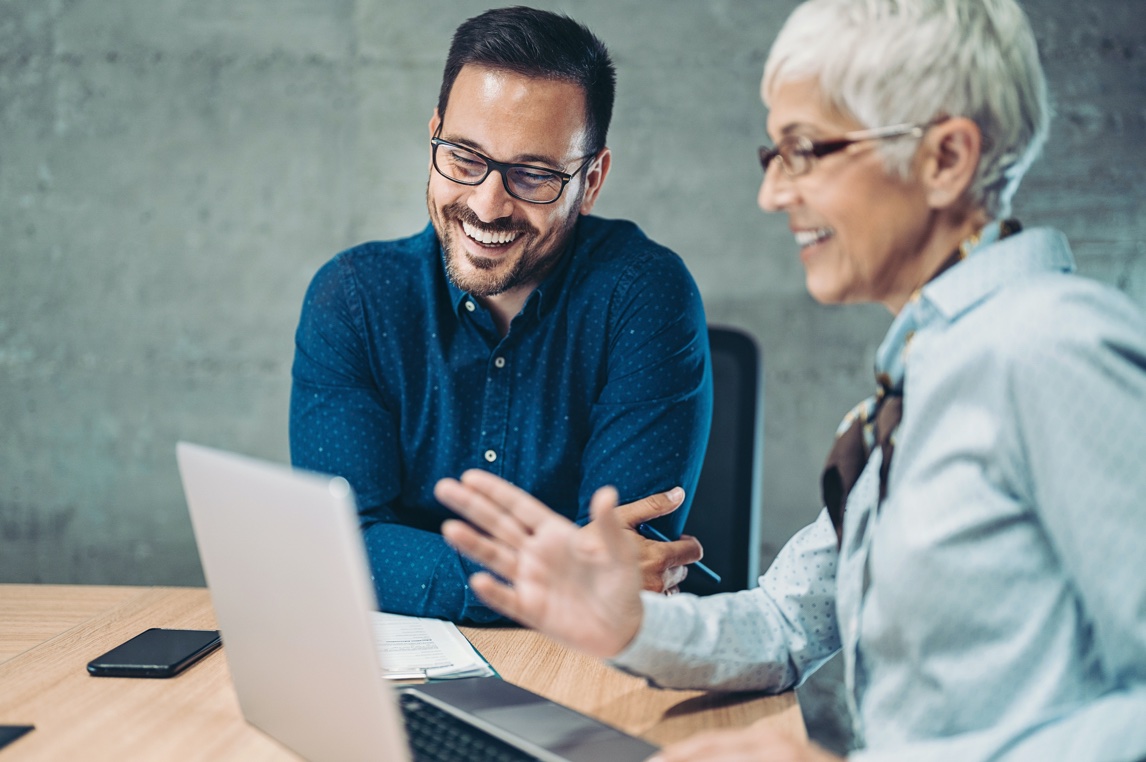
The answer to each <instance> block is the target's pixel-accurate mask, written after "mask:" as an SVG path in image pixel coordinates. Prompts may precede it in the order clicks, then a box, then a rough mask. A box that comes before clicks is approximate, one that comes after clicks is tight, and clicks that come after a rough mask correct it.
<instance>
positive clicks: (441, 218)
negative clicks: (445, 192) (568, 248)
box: [426, 186, 581, 296]
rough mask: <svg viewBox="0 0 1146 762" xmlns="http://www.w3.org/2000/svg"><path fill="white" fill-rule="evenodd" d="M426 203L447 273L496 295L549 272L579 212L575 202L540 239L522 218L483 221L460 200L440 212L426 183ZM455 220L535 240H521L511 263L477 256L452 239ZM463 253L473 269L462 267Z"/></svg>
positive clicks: (466, 287) (460, 283)
mask: <svg viewBox="0 0 1146 762" xmlns="http://www.w3.org/2000/svg"><path fill="white" fill-rule="evenodd" d="M426 206H427V207H428V208H429V210H430V219H431V220H432V221H433V223H434V229H435V230H436V231H437V233H438V240H439V241H440V242H441V244H442V252H443V254H444V258H445V267H446V276H447V277H448V278H449V279H450V281H451V282H453V284H454V285H455V286H457V287H458V288H460V289H461V290H462V291H466V292H468V293H470V294H473V295H474V296H496V295H498V294H502V293H505V292H506V291H509V290H511V289H513V288H516V287H518V286H522V285H526V284H534V285H536V284H537V283H540V282H541V281H542V279H544V278H545V276H546V275H548V274H549V272H550V271H551V270H552V269H553V268H554V266H556V264H557V262H558V260H559V259H560V257H561V252H562V250H564V248H565V245H566V243H567V242H568V240H569V236H570V235H571V234H572V232H573V227H574V225H576V224H577V218H578V216H579V213H578V212H577V211H576V210H578V209H579V208H580V206H581V205H580V203H577V204H575V205H574V206H573V209H574V211H573V213H571V214H570V215H569V217H568V218H566V219H565V220H563V221H562V222H561V223H560V224H559V225H558V226H557V227H555V228H553V229H552V230H550V232H549V235H548V236H547V237H546V238H544V239H542V240H537V235H538V231H537V229H536V228H534V227H533V226H532V225H530V224H529V223H527V222H525V221H516V220H514V219H513V218H512V217H502V218H500V219H496V220H493V221H492V222H482V221H481V220H480V219H479V218H478V216H477V215H476V214H474V212H473V210H472V209H470V208H469V207H468V206H466V205H465V204H463V203H460V202H455V203H452V204H447V205H446V206H444V207H442V209H441V213H440V214H439V213H438V209H437V207H436V206H435V205H434V201H433V198H432V197H431V196H430V191H429V186H427V188H426ZM454 222H457V223H459V224H460V223H463V222H465V223H469V224H470V225H473V226H475V227H478V228H481V229H482V230H489V231H492V232H496V233H505V232H515V233H517V234H518V236H530V237H532V238H533V239H534V240H532V241H526V242H525V243H524V244H523V248H522V250H521V252H520V253H519V254H518V255H517V259H516V261H514V262H512V263H511V262H504V261H502V260H499V259H493V258H488V257H477V256H473V255H471V254H469V253H468V252H466V251H465V250H464V249H463V248H462V246H461V244H460V242H458V241H456V240H455V234H456V232H457V228H455V227H454ZM461 235H465V233H461ZM463 257H464V258H465V261H466V262H467V263H468V264H469V265H470V267H471V268H472V270H466V269H463V267H462V264H461V261H460V260H461V258H463Z"/></svg>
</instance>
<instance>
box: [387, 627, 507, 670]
mask: <svg viewBox="0 0 1146 762" xmlns="http://www.w3.org/2000/svg"><path fill="white" fill-rule="evenodd" d="M374 638H375V642H376V643H377V644H378V654H379V656H380V657H381V662H382V675H383V676H384V677H386V678H387V679H390V680H448V679H453V678H458V677H488V676H490V675H493V674H495V673H494V671H493V668H492V667H490V666H489V662H487V661H486V660H485V659H484V658H482V655H481V654H479V653H478V652H477V649H476V648H474V647H473V645H472V644H471V643H470V642H469V641H468V640H466V637H465V635H462V633H461V631H460V630H459V629H458V628H457V626H456V625H454V623H453V622H446V621H444V620H442V619H426V618H423V617H414V616H401V615H399V614H387V613H384V612H381V611H376V612H374Z"/></svg>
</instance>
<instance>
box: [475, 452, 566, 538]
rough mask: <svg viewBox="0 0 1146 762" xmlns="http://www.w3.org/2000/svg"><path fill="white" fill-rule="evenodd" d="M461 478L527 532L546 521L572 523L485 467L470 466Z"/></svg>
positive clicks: (534, 530) (532, 530)
mask: <svg viewBox="0 0 1146 762" xmlns="http://www.w3.org/2000/svg"><path fill="white" fill-rule="evenodd" d="M461 481H462V484H464V485H465V486H467V487H470V488H472V489H473V490H475V491H476V492H478V493H479V494H481V495H482V496H483V497H485V499H486V500H487V501H489V502H490V503H491V504H493V505H496V506H498V507H499V509H500V510H502V511H506V512H508V513H509V514H511V515H512V516H513V517H514V518H515V519H517V521H518V522H520V523H521V525H522V526H524V527H525V529H526V531H528V532H529V533H531V534H532V533H533V532H536V531H537V528H538V527H539V526H541V525H542V524H544V523H545V522H547V521H553V520H559V521H562V522H565V523H570V524H571V523H572V522H570V521H569V520H568V519H566V518H565V517H564V516H561V515H559V514H557V513H554V512H553V511H552V510H550V509H549V507H548V506H546V505H545V504H544V503H542V502H541V501H540V500H538V499H537V498H535V497H533V495H530V494H529V493H528V492H526V491H525V490H523V489H521V488H520V487H518V486H516V485H514V484H510V483H509V482H507V481H506V480H505V479H502V478H501V477H500V476H495V475H494V474H491V473H490V472H489V471H482V470H481V469H479V468H472V469H470V470H469V471H466V472H465V473H464V474H462V479H461Z"/></svg>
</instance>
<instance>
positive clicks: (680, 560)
mask: <svg viewBox="0 0 1146 762" xmlns="http://www.w3.org/2000/svg"><path fill="white" fill-rule="evenodd" d="M683 502H684V490H683V489H681V488H680V487H674V488H673V489H671V490H669V491H668V492H658V493H656V494H653V495H649V496H648V497H646V498H643V499H641V500H636V501H634V502H632V503H628V504H626V505H622V506H619V507H618V508H617V509H616V511H617V517H618V518H619V519H620V520H621V524H622V526H624V528H625V529H626V530H627V531H626V532H625V534H626V535H631V537H630V541H631V542H633V543H634V544H635V546H636V548H637V556H638V564H639V565H640V570H641V587H642V588H643V589H645V590H652V591H653V592H654V593H665V594H666V595H671V594H673V593H676V592H679V587H678V586H679V585H680V583H681V582H683V581H684V578H685V577H686V576H687V575H688V569H687V568H686V567H685V564H691V563H695V562H697V561H699V560H700V559H701V557H703V556H704V550H703V549H702V548H701V547H700V542H699V541H698V540H697V539H696V538H695V537H691V536H689V535H681V537H680V539H679V540H674V541H673V542H659V541H657V540H650V539H648V538H647V537H644V536H643V535H641V534H640V532H638V531H637V527H639V526H640V525H641V524H643V523H645V522H646V521H651V520H653V519H655V518H657V517H658V516H664V515H666V514H669V513H672V512H673V511H675V510H676V509H677V508H679V507H680V505H681V503H683ZM581 531H583V532H586V533H589V534H595V533H597V532H598V531H599V527H597V526H596V524H595V523H591V524H589V525H587V526H586V527H585V528H584V529H583V530H581Z"/></svg>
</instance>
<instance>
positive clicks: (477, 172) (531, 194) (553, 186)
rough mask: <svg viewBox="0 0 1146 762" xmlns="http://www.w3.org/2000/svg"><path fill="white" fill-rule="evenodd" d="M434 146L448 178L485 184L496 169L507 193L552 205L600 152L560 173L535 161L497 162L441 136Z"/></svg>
mask: <svg viewBox="0 0 1146 762" xmlns="http://www.w3.org/2000/svg"><path fill="white" fill-rule="evenodd" d="M430 145H431V146H433V161H434V169H436V170H437V171H438V174H439V175H441V176H442V177H444V178H446V179H447V180H453V181H454V182H455V183H461V184H462V185H481V184H482V183H483V182H485V179H486V178H487V177H489V173H490V172H492V171H494V170H495V169H496V170H497V171H498V172H499V173H500V174H501V184H502V185H503V186H505V192H506V193H508V194H509V195H511V196H513V197H514V198H517V199H521V200H522V201H528V202H529V203H531V204H552V203H553V202H554V201H556V200H557V199H559V198H561V193H562V192H563V191H564V190H565V186H566V185H568V184H569V181H570V180H572V179H573V176H574V175H576V174H577V173H578V172H580V171H581V170H582V169H584V168H585V167H586V166H587V165H588V164H589V162H590V161H592V160H593V158H594V157H596V155H597V154H596V152H594V153H591V154H589V155H588V156H586V157H585V160H584V161H582V162H581V164H580V166H578V167H577V169H575V170H573V171H572V172H559V171H557V170H556V169H550V168H549V167H539V166H536V165H534V164H507V163H505V162H502V161H495V160H493V159H491V158H489V157H488V156H485V155H483V154H480V153H478V152H477V151H475V150H473V149H472V148H466V147H465V146H460V145H458V144H457V143H451V142H450V141H448V140H442V139H441V138H439V137H432V138H430Z"/></svg>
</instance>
